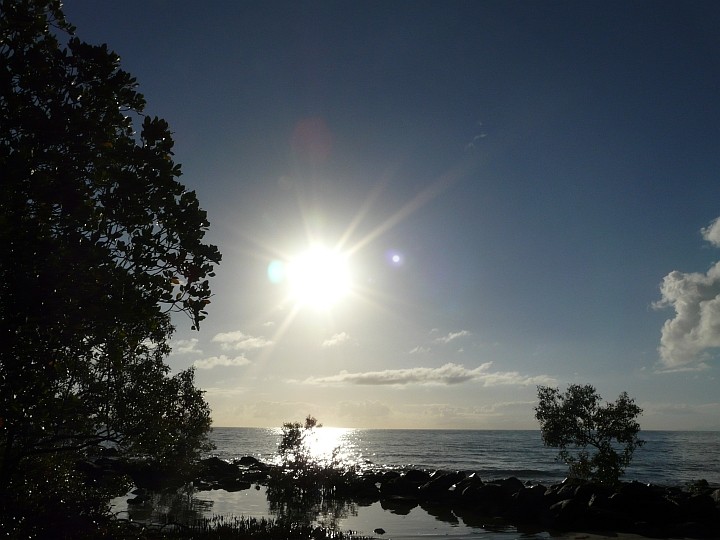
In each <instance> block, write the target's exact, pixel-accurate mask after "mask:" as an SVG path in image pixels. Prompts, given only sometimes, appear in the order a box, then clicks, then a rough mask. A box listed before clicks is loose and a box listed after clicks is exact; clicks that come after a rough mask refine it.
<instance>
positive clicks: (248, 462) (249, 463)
mask: <svg viewBox="0 0 720 540" xmlns="http://www.w3.org/2000/svg"><path fill="white" fill-rule="evenodd" d="M233 464H234V465H242V466H243V467H256V466H258V465H260V464H262V463H261V462H260V460H258V459H257V458H254V457H253V456H243V457H241V458H240V459H236V460H234V461H233Z"/></svg>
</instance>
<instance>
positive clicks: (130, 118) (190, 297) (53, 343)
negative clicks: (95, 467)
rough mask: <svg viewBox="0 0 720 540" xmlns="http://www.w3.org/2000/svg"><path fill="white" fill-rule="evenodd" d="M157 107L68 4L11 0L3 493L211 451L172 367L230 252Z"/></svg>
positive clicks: (0, 273)
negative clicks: (35, 467)
mask: <svg viewBox="0 0 720 540" xmlns="http://www.w3.org/2000/svg"><path fill="white" fill-rule="evenodd" d="M144 108H145V100H144V97H143V96H142V94H140V93H139V92H138V91H137V83H136V80H135V79H134V78H133V77H132V76H131V75H130V74H129V73H127V72H125V71H123V70H122V69H121V68H120V59H119V57H118V55H117V54H115V53H114V52H112V51H111V50H109V49H108V47H107V46H106V45H97V46H96V45H90V44H87V43H85V42H83V41H81V40H80V39H79V38H77V37H76V36H75V28H74V27H73V26H72V25H71V24H70V23H69V22H68V21H67V20H66V19H65V17H64V14H63V12H62V10H61V4H60V2H59V0H0V174H1V175H2V181H1V182H0V250H1V251H0V321H2V327H1V329H0V331H1V332H2V335H1V341H2V343H3V347H2V349H1V351H0V493H2V491H3V490H4V489H7V486H8V483H9V482H10V481H11V479H12V475H13V473H14V472H15V471H18V470H21V469H22V468H21V467H20V465H21V463H22V460H23V459H29V458H32V457H33V456H42V455H52V454H57V453H58V452H64V453H67V452H82V451H87V450H88V449H91V448H95V447H98V446H99V445H106V444H109V443H113V444H115V445H116V446H117V447H118V448H119V449H120V450H122V451H123V452H125V453H126V454H127V455H141V456H147V457H152V458H154V459H157V460H161V461H162V460H169V459H178V458H182V459H186V458H189V457H191V456H194V455H196V454H197V452H198V451H200V450H202V448H203V444H205V442H206V437H207V433H208V430H209V426H210V411H209V408H208V406H207V403H206V402H205V401H204V399H203V397H202V392H200V391H199V390H198V389H197V388H195V386H194V382H193V372H192V370H189V371H185V372H182V373H179V374H177V375H174V376H171V375H170V373H169V369H168V367H167V366H166V365H165V364H164V362H163V359H164V358H165V357H166V355H167V354H168V353H169V350H170V348H169V345H168V341H169V338H170V336H171V335H172V332H173V330H174V327H173V325H172V322H171V314H172V313H173V312H181V313H185V314H187V315H188V316H189V318H190V321H191V325H192V327H193V328H198V326H199V324H200V322H201V321H202V320H203V319H204V317H205V315H206V312H205V308H206V306H207V304H208V303H209V302H210V296H211V291H210V285H209V278H210V277H212V276H213V275H214V274H213V267H214V265H215V264H217V263H219V261H220V254H219V252H218V250H217V248H216V247H215V246H213V245H210V244H207V243H205V242H204V235H205V233H206V231H207V229H208V226H209V223H208V221H207V216H206V213H205V212H204V211H203V210H202V209H201V208H200V206H199V203H198V200H197V197H196V195H195V193H194V192H192V191H188V190H187V189H186V188H185V187H184V185H183V184H182V183H180V182H179V181H178V177H179V176H180V174H181V170H180V165H178V164H176V163H175V162H174V161H173V139H172V135H171V132H170V130H169V126H168V124H167V122H165V121H164V120H162V119H160V118H157V117H150V116H147V115H146V114H145V113H144ZM138 126H139V132H138V131H136V129H138Z"/></svg>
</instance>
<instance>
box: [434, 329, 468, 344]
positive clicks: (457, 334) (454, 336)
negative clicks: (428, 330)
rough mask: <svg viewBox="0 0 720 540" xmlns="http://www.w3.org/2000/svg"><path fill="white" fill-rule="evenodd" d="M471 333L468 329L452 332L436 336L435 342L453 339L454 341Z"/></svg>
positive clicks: (445, 341)
mask: <svg viewBox="0 0 720 540" xmlns="http://www.w3.org/2000/svg"><path fill="white" fill-rule="evenodd" d="M469 335H471V333H470V332H468V331H467V330H460V331H459V332H450V333H449V334H448V335H446V336H440V337H438V338H435V343H450V342H451V341H454V340H456V339H458V338H461V337H465V336H469Z"/></svg>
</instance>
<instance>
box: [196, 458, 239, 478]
mask: <svg viewBox="0 0 720 540" xmlns="http://www.w3.org/2000/svg"><path fill="white" fill-rule="evenodd" d="M239 474H240V469H239V468H238V466H237V465H233V464H232V463H228V462H227V461H225V460H222V459H220V458H219V457H209V458H206V459H203V460H200V476H201V478H203V479H206V480H218V479H222V478H228V477H231V478H236V477H237V476H238V475H239Z"/></svg>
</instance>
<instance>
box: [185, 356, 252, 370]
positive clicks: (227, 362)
mask: <svg viewBox="0 0 720 540" xmlns="http://www.w3.org/2000/svg"><path fill="white" fill-rule="evenodd" d="M249 363H250V360H248V359H247V358H245V357H244V356H242V355H241V356H236V357H235V358H228V357H227V356H225V355H224V354H221V355H220V356H211V357H209V358H203V359H202V360H196V361H195V362H194V363H193V366H195V367H196V368H197V369H212V368H214V367H217V366H246V365H248V364H249Z"/></svg>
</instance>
